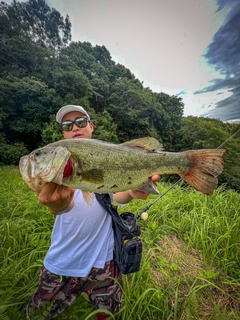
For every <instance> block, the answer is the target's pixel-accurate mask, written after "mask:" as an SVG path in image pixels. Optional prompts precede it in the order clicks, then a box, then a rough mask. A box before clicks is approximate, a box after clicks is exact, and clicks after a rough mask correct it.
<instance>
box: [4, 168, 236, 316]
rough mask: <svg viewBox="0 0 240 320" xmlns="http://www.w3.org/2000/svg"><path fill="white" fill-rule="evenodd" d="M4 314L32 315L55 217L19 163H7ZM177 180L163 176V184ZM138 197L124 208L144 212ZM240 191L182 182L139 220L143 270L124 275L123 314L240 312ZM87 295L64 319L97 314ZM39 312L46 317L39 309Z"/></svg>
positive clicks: (171, 314)
mask: <svg viewBox="0 0 240 320" xmlns="http://www.w3.org/2000/svg"><path fill="white" fill-rule="evenodd" d="M0 181H1V187H0V188H1V189H0V191H1V192H0V219H1V223H0V277H1V281H0V319H3V320H18V319H19V320H22V319H26V315H25V306H26V304H27V302H28V299H29V297H30V296H31V294H32V293H33V291H34V290H35V288H36V286H37V283H38V276H39V270H40V267H41V266H42V261H43V258H44V255H45V253H46V251H47V249H48V247H49V243H50V237H51V230H52V226H53V223H54V217H53V216H52V215H51V214H50V213H49V212H48V209H47V208H45V207H44V206H42V205H40V204H39V203H38V201H37V197H36V195H35V194H34V193H33V192H32V191H30V189H29V188H28V186H27V185H26V184H25V183H24V182H23V181H22V179H21V177H20V174H19V172H18V170H17V169H16V168H14V167H0ZM169 187H170V185H169V184H166V183H163V182H162V183H160V184H159V190H160V192H162V193H163V192H164V191H166V190H167V189H168V188H169ZM154 199H156V196H150V197H149V199H148V200H147V201H144V202H143V201H140V200H134V201H132V202H131V203H130V204H129V205H127V206H125V207H121V208H119V211H120V212H123V211H131V212H133V213H135V214H137V213H139V212H140V211H141V210H142V209H143V208H144V207H146V206H147V205H148V204H150V203H151V202H152V201H153V200H154ZM239 209H240V201H239V194H238V193H237V192H235V191H232V190H225V189H224V186H222V187H221V188H218V189H217V190H216V191H215V193H214V194H213V195H212V196H210V197H207V196H204V195H202V194H200V193H199V192H196V191H194V190H192V189H190V188H188V187H185V186H183V185H182V186H180V185H178V186H176V187H175V188H174V189H173V190H171V191H170V192H168V193H167V194H166V195H165V196H164V197H162V198H161V199H160V200H159V201H158V202H156V203H155V205H154V206H152V207H151V208H150V209H149V210H148V214H149V218H148V220H146V221H142V220H139V224H140V225H141V228H142V239H143V242H144V254H143V259H142V266H141V270H140V271H139V272H138V273H135V274H131V275H128V276H123V280H124V291H123V305H122V308H121V311H120V312H119V315H117V316H116V317H115V318H116V319H119V320H120V319H121V320H137V319H139V320H140V319H149V320H150V319H151V320H155V319H156V320H159V319H162V320H188V319H196V320H198V319H199V320H200V319H204V320H225V319H226V320H238V319H240V271H239V270H240V268H239V267H240V217H239ZM95 313H96V311H94V310H93V308H92V307H91V305H90V304H89V303H88V300H87V297H86V296H84V295H82V296H81V297H80V298H78V299H77V301H76V302H75V303H74V304H73V306H71V307H70V308H69V309H68V310H66V312H65V313H63V314H62V315H61V316H59V318H58V319H60V320H61V319H62V320H63V319H64V320H70V319H73V320H74V319H76V320H83V319H95V316H94V314H95ZM36 319H42V317H41V316H36Z"/></svg>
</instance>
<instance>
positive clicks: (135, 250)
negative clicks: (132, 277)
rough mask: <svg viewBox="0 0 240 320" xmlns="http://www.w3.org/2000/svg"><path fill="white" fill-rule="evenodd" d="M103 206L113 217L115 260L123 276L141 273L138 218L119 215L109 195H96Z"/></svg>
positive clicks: (126, 213) (140, 242)
mask: <svg viewBox="0 0 240 320" xmlns="http://www.w3.org/2000/svg"><path fill="white" fill-rule="evenodd" d="M95 196H96V199H97V200H98V202H99V203H100V204H101V206H102V207H103V208H104V209H105V210H106V211H107V212H108V213H109V214H110V215H111V216H112V224H113V231H114V242H115V244H114V259H115V261H116V263H117V265H118V267H119V269H120V271H121V273H123V274H128V273H134V272H137V271H139V269H140V264H141V259H142V240H141V238H139V236H140V234H141V230H140V227H139V225H138V223H137V218H136V216H135V215H134V214H133V213H131V212H124V213H122V214H120V215H119V214H118V211H117V208H116V207H115V206H113V205H112V203H111V198H110V196H109V194H98V193H95Z"/></svg>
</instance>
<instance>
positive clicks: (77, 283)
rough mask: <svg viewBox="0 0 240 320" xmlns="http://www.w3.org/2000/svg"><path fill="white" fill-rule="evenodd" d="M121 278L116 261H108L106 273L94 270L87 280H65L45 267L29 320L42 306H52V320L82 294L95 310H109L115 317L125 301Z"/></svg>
mask: <svg viewBox="0 0 240 320" xmlns="http://www.w3.org/2000/svg"><path fill="white" fill-rule="evenodd" d="M121 286H122V277H121V274H120V272H119V268H118V266H117V264H116V263H115V261H113V260H112V261H107V262H106V264H105V266H104V268H103V269H99V268H92V270H91V272H90V273H89V275H88V276H86V277H65V276H59V275H56V274H54V273H51V272H50V271H49V270H47V269H46V268H45V267H44V266H43V267H42V269H41V271H40V281H39V285H38V288H37V290H36V291H35V293H34V294H33V295H32V297H31V299H30V301H29V303H28V306H27V319H30V320H32V318H31V316H30V315H29V313H30V311H31V310H34V309H38V308H41V307H42V304H43V302H52V307H51V310H50V312H49V314H48V315H47V316H46V317H45V318H44V319H45V320H50V319H53V318H55V317H57V316H58V315H59V314H60V313H62V312H63V311H64V310H65V309H66V308H68V307H69V306H70V305H71V304H72V303H73V302H74V301H75V300H76V299H77V297H78V296H79V295H80V294H81V293H82V292H85V293H87V294H88V296H89V300H90V302H91V303H92V304H93V305H94V306H95V308H96V309H107V310H109V311H111V312H112V313H113V314H114V313H117V312H118V311H119V308H120V305H121V300H122V290H121Z"/></svg>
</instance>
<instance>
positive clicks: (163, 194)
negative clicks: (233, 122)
mask: <svg viewBox="0 0 240 320" xmlns="http://www.w3.org/2000/svg"><path fill="white" fill-rule="evenodd" d="M238 132H240V128H239V129H238V130H237V131H236V132H235V133H234V134H232V135H231V136H230V137H229V138H228V139H227V140H225V141H224V142H223V143H222V144H220V146H218V147H217V148H216V149H217V150H218V149H220V148H222V147H223V146H224V145H225V144H226V143H227V142H228V141H229V140H231V139H232V138H233V137H234V136H236V135H237V134H238ZM181 181H182V178H180V179H179V180H178V181H177V182H175V183H174V184H173V185H172V186H171V187H170V188H169V189H167V190H166V191H165V192H164V193H162V194H161V195H160V196H159V197H158V198H157V199H155V200H154V201H153V202H151V203H150V204H149V205H148V206H147V207H145V208H144V209H143V210H142V211H141V212H140V213H139V214H138V215H137V216H136V218H137V219H138V218H141V215H142V214H143V213H144V212H146V211H147V210H148V209H149V208H151V206H153V205H154V204H155V203H156V202H157V201H158V200H160V199H161V198H162V197H163V196H165V194H166V193H168V192H169V191H170V190H172V189H173V188H174V187H175V186H176V185H177V184H179V183H180V182H181Z"/></svg>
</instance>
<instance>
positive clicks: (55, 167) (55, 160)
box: [19, 146, 71, 192]
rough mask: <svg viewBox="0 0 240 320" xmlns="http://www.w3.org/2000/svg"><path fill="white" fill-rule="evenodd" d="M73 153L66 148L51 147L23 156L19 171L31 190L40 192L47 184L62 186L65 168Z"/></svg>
mask: <svg viewBox="0 0 240 320" xmlns="http://www.w3.org/2000/svg"><path fill="white" fill-rule="evenodd" d="M70 156H71V153H70V152H69V151H68V149H67V148H66V147H61V146H58V147H51V146H46V147H43V148H39V149H36V150H34V151H32V152H31V153H30V154H29V155H26V156H23V157H21V159H20V162H19V169H20V172H21V175H22V178H23V180H24V181H25V182H26V183H27V184H28V186H29V187H30V189H32V190H33V191H36V192H39V191H40V190H41V188H42V187H43V185H44V184H45V183H46V182H51V181H52V182H55V183H57V184H62V179H63V172H64V168H65V166H66V164H67V161H68V159H69V158H70Z"/></svg>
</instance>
